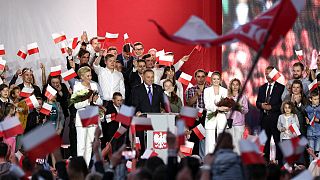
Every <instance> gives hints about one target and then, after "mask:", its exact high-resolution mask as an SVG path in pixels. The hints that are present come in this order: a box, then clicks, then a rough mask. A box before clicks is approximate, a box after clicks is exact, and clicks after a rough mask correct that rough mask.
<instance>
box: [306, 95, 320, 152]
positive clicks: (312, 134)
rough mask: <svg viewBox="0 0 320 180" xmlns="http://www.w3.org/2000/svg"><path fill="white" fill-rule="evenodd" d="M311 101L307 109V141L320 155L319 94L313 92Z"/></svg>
mask: <svg viewBox="0 0 320 180" xmlns="http://www.w3.org/2000/svg"><path fill="white" fill-rule="evenodd" d="M309 100H310V102H311V104H310V105H308V106H307V107H306V113H307V117H306V123H307V124H308V128H307V139H308V144H309V147H310V148H311V149H312V150H313V151H314V152H315V153H318V152H319V148H320V124H319V119H320V106H319V94H318V92H317V91H312V92H311V93H310V97H309Z"/></svg>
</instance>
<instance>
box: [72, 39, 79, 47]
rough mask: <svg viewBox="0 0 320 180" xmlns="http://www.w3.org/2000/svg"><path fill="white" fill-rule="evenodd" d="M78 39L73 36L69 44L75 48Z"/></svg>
mask: <svg viewBox="0 0 320 180" xmlns="http://www.w3.org/2000/svg"><path fill="white" fill-rule="evenodd" d="M78 39H79V38H78V37H75V38H73V39H72V43H71V44H72V46H71V48H72V49H76V47H77V45H78Z"/></svg>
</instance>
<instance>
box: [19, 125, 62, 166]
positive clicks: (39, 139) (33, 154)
mask: <svg viewBox="0 0 320 180" xmlns="http://www.w3.org/2000/svg"><path fill="white" fill-rule="evenodd" d="M21 141H22V145H23V147H24V150H25V151H26V152H27V153H28V157H29V158H30V159H31V160H33V161H35V160H36V159H37V158H44V157H45V156H46V155H47V154H49V153H52V152H53V151H54V150H56V149H57V148H59V147H60V145H61V139H60V136H58V134H57V133H56V129H55V128H54V126H53V125H52V124H51V123H45V124H44V125H43V126H38V127H37V128H35V129H34V130H33V131H31V132H29V133H27V134H26V135H24V136H23V137H22V140H21Z"/></svg>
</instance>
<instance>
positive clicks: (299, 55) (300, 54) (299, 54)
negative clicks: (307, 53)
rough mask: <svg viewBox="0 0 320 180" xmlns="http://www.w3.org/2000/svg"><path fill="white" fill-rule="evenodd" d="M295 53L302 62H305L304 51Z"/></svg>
mask: <svg viewBox="0 0 320 180" xmlns="http://www.w3.org/2000/svg"><path fill="white" fill-rule="evenodd" d="M295 52H296V55H297V57H298V60H299V61H302V60H303V51H302V50H295Z"/></svg>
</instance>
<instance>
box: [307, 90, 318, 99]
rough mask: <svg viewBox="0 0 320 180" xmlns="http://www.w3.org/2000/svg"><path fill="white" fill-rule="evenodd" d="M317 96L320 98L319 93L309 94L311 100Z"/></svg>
mask: <svg viewBox="0 0 320 180" xmlns="http://www.w3.org/2000/svg"><path fill="white" fill-rule="evenodd" d="M315 96H319V93H318V91H311V92H310V94H309V98H312V97H315Z"/></svg>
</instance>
